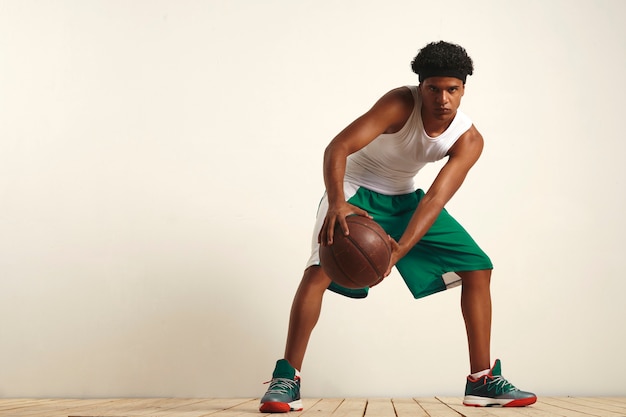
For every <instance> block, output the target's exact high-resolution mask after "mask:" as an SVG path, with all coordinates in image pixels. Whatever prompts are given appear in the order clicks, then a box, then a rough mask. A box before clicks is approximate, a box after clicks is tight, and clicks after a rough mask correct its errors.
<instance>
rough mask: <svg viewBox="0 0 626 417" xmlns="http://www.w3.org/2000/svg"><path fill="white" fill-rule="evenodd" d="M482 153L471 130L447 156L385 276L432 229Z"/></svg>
mask: <svg viewBox="0 0 626 417" xmlns="http://www.w3.org/2000/svg"><path fill="white" fill-rule="evenodd" d="M482 149H483V137H482V136H481V134H480V133H479V132H478V130H476V128H475V127H474V126H472V127H471V128H470V129H469V130H468V131H467V132H465V133H464V134H463V135H462V136H461V137H460V138H459V139H458V140H457V141H456V143H455V144H454V145H453V146H452V148H450V151H449V152H448V156H449V158H448V162H446V164H445V165H444V166H443V168H442V169H441V171H439V174H438V175H437V177H436V178H435V181H434V182H433V184H432V185H431V187H430V189H429V190H428V192H427V193H426V195H425V196H424V197H423V198H422V200H421V201H420V203H419V205H418V207H417V210H415V213H414V214H413V217H412V218H411V221H410V222H409V224H408V226H407V228H406V230H405V231H404V234H403V235H402V237H401V238H400V240H399V242H398V244H399V246H398V247H397V250H395V251H394V252H393V253H392V259H391V263H390V265H389V268H388V270H387V273H386V274H385V276H386V275H388V274H389V273H390V272H391V268H392V267H393V265H395V264H396V262H398V260H399V259H401V258H402V257H403V256H404V255H406V254H407V253H408V252H409V250H411V248H412V247H413V246H415V244H416V243H417V242H419V240H420V239H421V238H422V237H423V236H424V235H425V234H426V232H427V231H428V229H430V227H431V226H432V225H433V223H434V222H435V220H436V219H437V216H439V213H441V210H443V208H444V206H445V205H446V204H447V203H448V201H450V199H451V198H452V196H453V195H454V194H455V193H456V192H457V190H458V189H459V188H460V187H461V184H463V181H464V180H465V177H466V176H467V173H468V172H469V170H470V169H471V168H472V166H473V165H474V164H475V163H476V161H477V160H478V158H479V157H480V154H481V153H482Z"/></svg>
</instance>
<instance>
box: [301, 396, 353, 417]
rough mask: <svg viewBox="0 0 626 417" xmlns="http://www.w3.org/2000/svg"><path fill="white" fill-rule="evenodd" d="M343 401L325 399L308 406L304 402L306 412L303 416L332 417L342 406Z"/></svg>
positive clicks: (339, 399)
mask: <svg viewBox="0 0 626 417" xmlns="http://www.w3.org/2000/svg"><path fill="white" fill-rule="evenodd" d="M342 402H343V399H341V398H325V399H322V400H315V403H314V404H313V405H309V406H307V405H306V404H305V403H304V402H303V405H304V411H303V412H302V414H300V415H301V416H306V417H309V416H316V417H328V416H332V415H333V413H334V412H335V410H336V409H337V408H338V407H339V406H340V405H341V403H342Z"/></svg>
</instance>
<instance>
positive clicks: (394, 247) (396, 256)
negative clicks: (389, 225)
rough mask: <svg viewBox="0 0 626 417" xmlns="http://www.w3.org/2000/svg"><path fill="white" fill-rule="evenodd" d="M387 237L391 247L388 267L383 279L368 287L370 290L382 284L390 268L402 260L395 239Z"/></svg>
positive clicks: (398, 245)
mask: <svg viewBox="0 0 626 417" xmlns="http://www.w3.org/2000/svg"><path fill="white" fill-rule="evenodd" d="M387 237H388V238H389V246H391V257H390V258H389V266H388V267H387V271H385V274H384V275H383V277H382V278H381V279H380V280H379V281H378V282H376V283H375V284H372V285H370V288H372V287H375V286H376V285H378V284H380V283H381V282H383V280H384V279H385V278H387V276H389V274H391V268H393V267H394V265H395V264H396V263H397V262H398V261H399V260H400V259H401V258H402V256H404V255H403V254H402V251H401V249H400V244H399V243H398V242H396V241H395V239H394V238H392V237H391V236H389V235H387Z"/></svg>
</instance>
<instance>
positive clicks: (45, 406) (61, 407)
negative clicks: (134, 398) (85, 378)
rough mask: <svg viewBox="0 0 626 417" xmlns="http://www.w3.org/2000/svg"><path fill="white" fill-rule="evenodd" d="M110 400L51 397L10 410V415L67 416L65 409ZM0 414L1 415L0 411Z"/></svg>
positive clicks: (21, 416)
mask: <svg viewBox="0 0 626 417" xmlns="http://www.w3.org/2000/svg"><path fill="white" fill-rule="evenodd" d="M109 402H111V400H104V399H98V400H85V399H83V400H77V399H65V400H63V399H53V400H40V401H38V402H37V403H36V404H33V405H32V406H30V407H26V408H21V409H19V410H12V411H11V413H10V414H8V415H10V416H11V417H39V416H41V417H56V416H59V415H60V416H62V417H67V414H68V413H67V412H66V411H67V410H69V409H71V408H74V407H78V406H80V405H85V404H91V405H94V404H102V403H107V404H108V403H109ZM0 415H2V414H1V413H0Z"/></svg>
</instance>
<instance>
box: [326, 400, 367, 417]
mask: <svg viewBox="0 0 626 417" xmlns="http://www.w3.org/2000/svg"><path fill="white" fill-rule="evenodd" d="M366 407H367V400H366V399H365V398H347V399H345V400H343V401H342V402H341V404H340V405H339V407H337V409H336V410H335V412H334V413H333V417H363V416H364V415H365V409H366Z"/></svg>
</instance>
